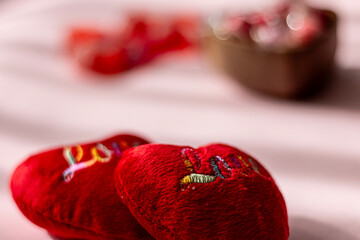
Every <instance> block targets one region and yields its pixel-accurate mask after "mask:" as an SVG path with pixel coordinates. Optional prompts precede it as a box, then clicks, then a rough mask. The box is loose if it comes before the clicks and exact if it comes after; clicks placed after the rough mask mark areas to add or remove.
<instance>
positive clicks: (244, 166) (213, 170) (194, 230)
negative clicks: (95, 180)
mask: <svg viewBox="0 0 360 240" xmlns="http://www.w3.org/2000/svg"><path fill="white" fill-rule="evenodd" d="M115 185H116V188H117V190H118V194H119V196H120V198H121V199H122V200H123V201H124V203H125V204H126V205H127V206H128V208H129V209H130V211H131V212H132V214H133V215H134V216H135V217H136V219H137V220H138V221H139V222H140V223H141V225H142V226H143V227H144V228H145V229H146V230H147V231H148V232H149V233H151V234H152V235H153V236H154V237H155V238H156V239H160V240H162V239H164V240H169V239H224V240H225V239H236V240H252V239H262V240H266V239H268V240H285V239H288V236H289V228H288V218H287V211H286V205H285V202H284V199H283V197H282V195H281V193H280V191H279V189H278V187H277V186H276V184H275V182H274V180H273V179H272V177H271V176H270V174H269V173H268V172H267V170H266V169H265V168H264V167H263V166H262V165H261V164H260V163H259V162H257V161H256V160H254V158H252V157H250V156H249V155H247V154H246V153H244V152H242V151H239V150H238V149H236V148H233V147H230V146H226V145H222V144H213V145H208V146H204V147H200V148H198V149H193V148H191V147H182V146H171V145H157V144H147V145H143V146H139V147H137V148H133V149H129V150H128V151H126V152H125V153H124V156H123V159H122V161H121V162H120V163H119V165H118V167H117V169H116V171H115Z"/></svg>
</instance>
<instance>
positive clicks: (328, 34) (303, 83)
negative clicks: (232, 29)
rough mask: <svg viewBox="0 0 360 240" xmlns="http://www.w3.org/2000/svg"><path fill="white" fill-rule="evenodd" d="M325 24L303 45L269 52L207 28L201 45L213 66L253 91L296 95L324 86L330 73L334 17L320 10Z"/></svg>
mask: <svg viewBox="0 0 360 240" xmlns="http://www.w3.org/2000/svg"><path fill="white" fill-rule="evenodd" d="M323 12H324V14H325V16H326V17H327V18H328V23H327V25H326V27H325V29H324V30H323V33H322V35H321V36H320V37H318V38H316V39H314V40H313V41H312V42H311V43H310V44H308V45H307V46H305V47H299V48H296V49H291V50H285V51H282V52H279V51H269V50H265V49H263V48H260V47H259V46H257V45H256V44H249V43H246V42H244V41H240V40H238V39H236V38H235V37H232V38H230V39H227V40H220V39H218V38H217V37H215V36H214V34H213V33H212V31H209V34H207V36H205V37H203V38H202V46H203V48H204V50H205V52H206V54H207V55H209V57H210V58H211V59H212V60H213V62H214V63H215V65H216V66H217V67H218V68H220V69H221V70H223V71H224V72H225V73H227V74H228V75H230V76H231V77H232V78H233V79H235V80H236V81H238V82H240V83H241V84H243V85H244V86H247V87H249V88H251V89H253V90H256V91H258V92H261V93H265V94H269V95H273V96H276V97H283V98H297V97H301V96H303V95H306V94H308V93H309V92H313V91H314V90H315V89H319V88H320V87H322V86H324V85H326V83H327V82H329V80H330V78H331V76H332V70H333V67H334V56H335V50H336V45H337V37H336V26H337V16H336V14H335V13H334V12H332V11H328V10H323Z"/></svg>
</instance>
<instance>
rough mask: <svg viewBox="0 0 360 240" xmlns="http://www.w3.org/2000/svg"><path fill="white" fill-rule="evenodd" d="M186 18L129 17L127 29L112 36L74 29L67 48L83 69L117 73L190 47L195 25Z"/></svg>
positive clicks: (90, 30)
mask: <svg viewBox="0 0 360 240" xmlns="http://www.w3.org/2000/svg"><path fill="white" fill-rule="evenodd" d="M189 19H190V18H184V19H181V18H180V19H176V18H174V19H170V20H169V19H161V18H160V19H151V18H149V17H143V16H132V17H129V19H128V21H127V22H128V23H127V27H126V28H125V29H123V30H121V31H119V32H117V33H116V34H106V33H103V32H101V31H100V30H95V29H79V28H74V29H73V30H72V33H71V34H70V37H69V38H68V44H67V45H68V47H69V49H70V52H71V53H72V56H73V57H74V58H75V59H76V60H77V62H78V63H79V64H80V65H81V66H83V67H84V68H86V69H91V70H94V71H96V72H98V73H103V74H115V73H120V72H123V71H126V70H129V69H131V68H134V67H136V66H138V65H141V64H144V63H147V62H149V61H151V60H152V59H154V58H156V57H157V56H159V55H162V54H164V53H166V52H169V51H174V50H181V49H184V48H186V47H189V46H192V45H193V44H194V43H192V42H191V38H189V37H188V35H189V32H190V31H191V33H194V32H195V31H196V30H195V29H196V24H194V22H195V20H194V19H190V20H191V21H193V22H190V21H189Z"/></svg>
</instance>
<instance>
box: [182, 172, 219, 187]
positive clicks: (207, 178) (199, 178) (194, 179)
mask: <svg viewBox="0 0 360 240" xmlns="http://www.w3.org/2000/svg"><path fill="white" fill-rule="evenodd" d="M215 179H216V176H212V175H205V174H199V173H191V174H190V175H187V176H185V177H184V178H183V179H181V181H180V185H181V188H182V189H183V190H184V189H186V188H185V186H189V185H190V184H191V183H210V182H213V181H215Z"/></svg>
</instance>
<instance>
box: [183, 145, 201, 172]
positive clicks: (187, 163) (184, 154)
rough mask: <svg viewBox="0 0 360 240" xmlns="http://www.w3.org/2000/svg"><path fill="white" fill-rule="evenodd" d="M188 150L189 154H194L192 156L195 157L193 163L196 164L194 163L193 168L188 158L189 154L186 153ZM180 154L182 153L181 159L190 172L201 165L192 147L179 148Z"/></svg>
mask: <svg viewBox="0 0 360 240" xmlns="http://www.w3.org/2000/svg"><path fill="white" fill-rule="evenodd" d="M188 152H189V155H190V154H192V155H194V157H195V160H196V161H195V163H196V165H195V169H194V165H193V164H192V163H191V161H190V158H189V155H188ZM181 154H182V156H183V161H184V163H185V166H186V167H187V168H188V169H189V170H190V169H191V170H190V171H191V172H192V171H194V170H197V171H198V170H199V169H200V166H201V159H200V157H199V155H198V154H197V153H196V152H195V151H194V149H192V148H183V149H182V150H181Z"/></svg>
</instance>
